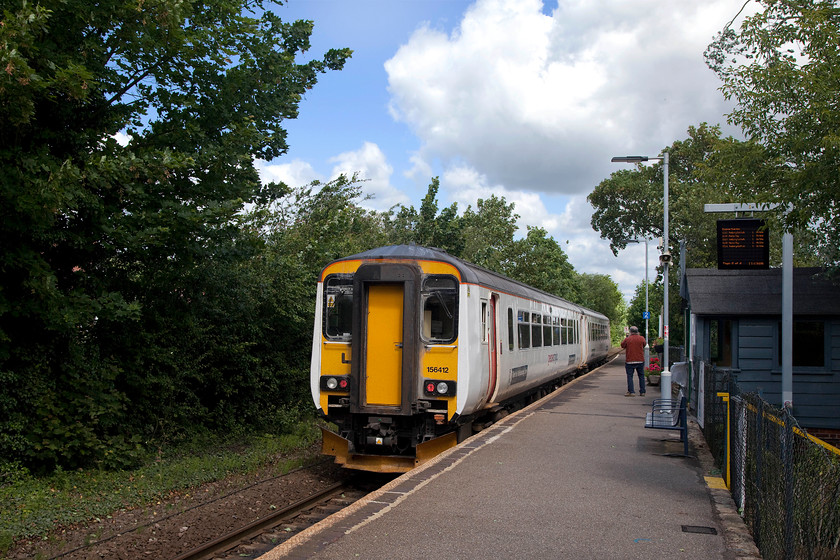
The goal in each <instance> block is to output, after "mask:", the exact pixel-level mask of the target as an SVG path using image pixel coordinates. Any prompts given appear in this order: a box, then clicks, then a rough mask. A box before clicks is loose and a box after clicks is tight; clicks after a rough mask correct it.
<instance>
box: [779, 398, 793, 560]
mask: <svg viewBox="0 0 840 560" xmlns="http://www.w3.org/2000/svg"><path fill="white" fill-rule="evenodd" d="M782 414H784V416H785V435H784V438H783V439H782V463H783V464H784V469H785V558H786V559H787V560H793V558H794V556H793V550H794V543H793V530H794V527H793V445H794V444H793V423H792V422H791V415H790V410H788V409H787V408H784V409H783V410H782Z"/></svg>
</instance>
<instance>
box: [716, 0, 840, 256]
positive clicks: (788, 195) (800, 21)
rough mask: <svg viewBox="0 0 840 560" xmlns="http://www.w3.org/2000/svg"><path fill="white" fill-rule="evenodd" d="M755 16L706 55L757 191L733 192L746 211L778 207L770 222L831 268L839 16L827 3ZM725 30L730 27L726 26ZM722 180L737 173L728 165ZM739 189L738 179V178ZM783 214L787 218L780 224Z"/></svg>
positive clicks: (839, 154)
mask: <svg viewBox="0 0 840 560" xmlns="http://www.w3.org/2000/svg"><path fill="white" fill-rule="evenodd" d="M758 3H759V5H760V6H761V8H762V10H761V11H759V12H758V13H756V14H755V15H753V16H750V17H747V18H744V20H743V23H742V24H741V26H740V28H739V29H737V30H736V29H733V28H732V27H730V26H729V25H727V26H726V28H725V29H724V30H723V31H722V32H721V33H720V34H719V35H718V36H717V38H716V40H715V41H714V42H713V43H712V44H711V45H709V47H708V49H707V50H706V60H707V63H708V65H709V67H710V68H712V70H714V71H715V72H716V73H717V74H718V76H719V77H720V78H721V80H722V81H723V86H722V88H721V91H723V93H724V95H725V96H726V97H727V99H732V100H734V101H735V102H736V107H735V110H734V111H733V112H732V113H731V114H730V115H729V121H730V122H731V123H733V124H736V125H739V126H740V127H741V128H742V129H743V130H744V133H745V134H746V135H747V138H748V140H749V141H748V142H747V143H744V144H736V145H732V146H729V149H730V150H732V149H733V148H735V149H737V152H735V153H737V154H743V155H744V156H745V157H746V158H747V162H748V164H749V168H750V169H755V170H757V177H759V178H760V179H761V181H762V184H761V185H760V187H761V188H760V189H758V190H757V191H756V190H754V181H752V180H750V179H749V178H746V180H738V181H735V182H733V188H734V191H735V192H736V193H737V194H739V195H741V196H749V197H750V198H751V201H754V202H777V203H781V205H782V208H781V209H780V211H779V213H778V219H780V220H782V221H784V223H785V225H786V227H787V228H789V229H791V230H804V229H809V230H810V231H811V232H812V233H813V236H814V237H813V241H814V242H815V243H816V246H817V249H818V251H819V254H820V257H821V259H822V262H823V263H826V264H833V265H837V264H838V263H840V249H838V247H840V215H838V212H840V210H838V208H840V206H838V200H840V176H838V173H837V169H838V168H840V134H838V130H840V106H838V104H837V98H838V95H840V10H838V9H837V4H836V2H833V1H829V0H772V1H771V0H759V2H758ZM731 23H732V22H730V24H731ZM726 163H728V164H729V165H727V166H726V169H721V172H722V173H726V172H727V171H729V172H733V173H736V174H737V173H738V169H740V168H742V167H744V166H742V165H741V164H740V162H739V161H738V160H737V159H731V158H730V159H729V160H728V161H727V162H726ZM739 179H744V177H743V176H740V177H739ZM788 208H790V212H789V213H787V214H783V211H784V210H787V209H788Z"/></svg>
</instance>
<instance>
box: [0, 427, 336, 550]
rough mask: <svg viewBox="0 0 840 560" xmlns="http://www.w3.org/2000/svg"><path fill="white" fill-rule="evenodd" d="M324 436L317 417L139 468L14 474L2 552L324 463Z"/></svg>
mask: <svg viewBox="0 0 840 560" xmlns="http://www.w3.org/2000/svg"><path fill="white" fill-rule="evenodd" d="M320 436H321V432H320V430H319V429H318V427H317V426H316V424H315V422H314V421H312V422H300V423H298V424H297V425H296V426H294V427H293V428H292V429H291V430H290V433H287V434H284V435H282V436H277V435H274V434H262V435H258V436H250V437H247V438H243V437H236V438H229V439H228V440H226V441H219V439H218V438H215V437H214V438H213V439H206V438H204V439H202V440H194V441H191V442H189V444H188V445H180V446H178V447H177V448H171V449H159V450H157V451H156V452H155V453H154V454H153V455H151V456H150V457H149V458H148V460H147V461H146V462H145V463H144V465H143V466H141V467H139V468H136V469H133V470H126V471H123V470H119V471H113V470H112V471H106V470H98V469H86V470H85V469H78V470H71V471H65V470H63V469H57V470H56V471H54V472H53V473H52V474H50V475H49V476H44V477H39V478H36V477H31V476H19V477H16V478H14V479H7V480H6V481H5V482H4V484H3V485H2V486H0V556H2V555H3V553H4V552H5V551H6V550H7V549H8V548H9V547H10V546H11V545H12V543H13V542H14V541H16V540H17V539H20V538H48V537H49V536H50V535H51V534H53V535H55V532H56V531H57V530H60V529H61V527H67V526H72V525H73V524H76V523H82V522H85V521H89V520H97V519H99V518H102V519H105V518H109V517H110V516H111V514H112V513H114V512H116V511H119V510H123V509H127V508H135V507H142V506H147V505H155V504H160V503H161V502H162V501H165V500H169V499H172V498H173V497H175V496H179V495H187V496H188V495H189V494H190V493H191V492H194V491H195V489H197V488H199V487H200V486H201V485H203V484H207V483H210V482H215V481H220V480H223V479H225V478H228V477H232V476H237V475H244V476H247V475H250V474H252V473H257V472H259V473H261V475H262V476H263V478H264V477H266V476H269V475H274V474H284V473H286V472H289V471H290V470H293V469H295V468H298V467H300V466H303V465H306V464H310V463H312V462H314V461H319V460H321V456H320V446H319V445H317V444H318V443H319V442H320ZM160 513H161V514H164V513H167V512H166V511H161V512H160ZM51 538H60V536H54V537H51Z"/></svg>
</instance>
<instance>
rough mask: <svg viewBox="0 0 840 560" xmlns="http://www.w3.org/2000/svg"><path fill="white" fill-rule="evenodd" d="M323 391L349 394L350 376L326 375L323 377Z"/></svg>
mask: <svg viewBox="0 0 840 560" xmlns="http://www.w3.org/2000/svg"><path fill="white" fill-rule="evenodd" d="M320 385H321V390H322V391H336V392H339V393H347V392H349V391H350V376H348V375H324V376H321V384H320Z"/></svg>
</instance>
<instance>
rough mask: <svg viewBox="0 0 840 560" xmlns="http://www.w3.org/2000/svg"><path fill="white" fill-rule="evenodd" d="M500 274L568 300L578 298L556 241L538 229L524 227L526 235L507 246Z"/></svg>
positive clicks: (575, 281)
mask: <svg viewBox="0 0 840 560" xmlns="http://www.w3.org/2000/svg"><path fill="white" fill-rule="evenodd" d="M501 272H502V274H505V275H506V276H510V277H511V278H513V279H514V280H519V281H520V282H524V283H525V284H528V285H530V286H533V287H535V288H539V289H540V290H543V291H545V292H548V293H550V294H554V295H558V296H560V297H562V298H566V299H567V300H569V301H578V300H579V299H580V286H579V281H578V277H577V273H576V272H575V269H574V267H573V266H572V265H571V263H569V259H568V257H566V253H564V252H563V249H561V248H560V245H559V244H558V243H557V241H555V240H554V238H553V237H550V236H549V235H548V233H547V232H546V231H545V230H544V229H542V228H538V227H532V226H528V234H527V235H526V236H525V237H524V238H522V239H518V240H516V241H514V242H513V243H512V244H511V248H510V250H509V251H508V253H507V255H506V259H505V261H504V262H503V264H502V270H501Z"/></svg>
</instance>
